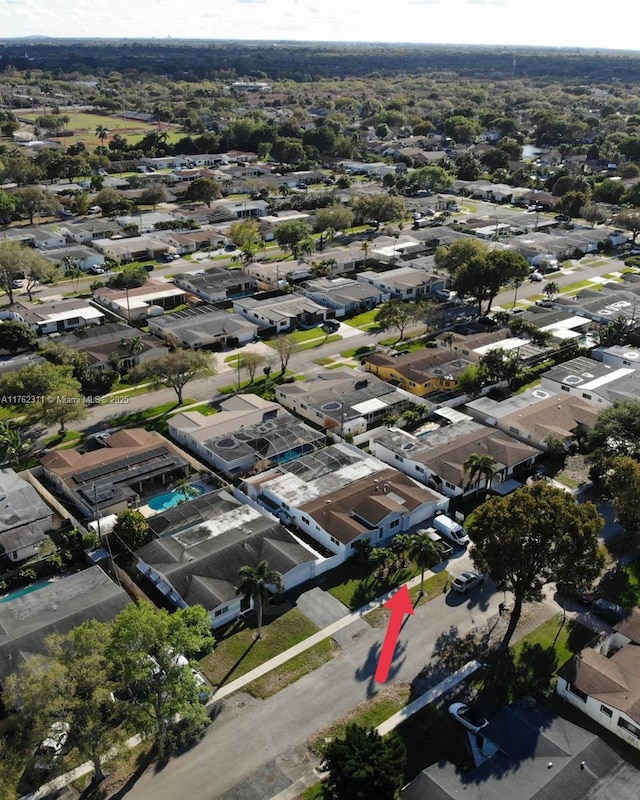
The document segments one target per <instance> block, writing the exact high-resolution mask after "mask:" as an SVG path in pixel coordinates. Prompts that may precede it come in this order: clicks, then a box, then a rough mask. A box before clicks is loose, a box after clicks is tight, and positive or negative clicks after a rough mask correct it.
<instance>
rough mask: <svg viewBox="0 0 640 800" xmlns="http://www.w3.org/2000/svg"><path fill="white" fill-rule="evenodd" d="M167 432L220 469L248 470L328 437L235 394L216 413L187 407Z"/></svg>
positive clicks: (265, 404) (312, 447)
mask: <svg viewBox="0 0 640 800" xmlns="http://www.w3.org/2000/svg"><path fill="white" fill-rule="evenodd" d="M169 434H170V435H171V437H172V438H173V439H175V440H176V441H177V442H180V444H183V445H185V446H186V447H188V448H189V449H190V450H192V451H193V452H194V453H197V454H198V456H200V458H202V459H203V460H205V461H206V462H208V463H209V464H212V465H213V466H214V467H215V468H216V469H218V470H220V471H222V472H224V473H226V474H228V475H237V474H246V473H248V472H250V471H251V470H252V469H253V468H254V467H255V466H256V465H257V464H259V465H261V466H262V467H263V468H265V469H266V468H267V466H273V465H275V464H279V463H281V462H285V461H290V460H291V459H292V458H297V457H299V456H301V455H304V454H305V453H308V452H311V451H312V450H315V449H316V448H317V447H320V446H322V445H323V444H324V441H325V436H324V434H322V433H320V432H319V431H317V430H314V429H313V428H310V427H309V426H308V425H305V423H304V422H300V420H299V419H297V418H296V417H294V416H293V414H290V413H289V412H288V411H285V410H284V409H283V408H282V406H280V405H278V403H272V402H269V401H266V400H262V398H260V397H257V396H256V395H251V394H246V395H236V396H235V397H232V398H229V399H228V400H225V401H223V402H222V403H221V404H220V411H219V412H218V413H217V414H212V415H205V414H201V413H200V412H199V411H184V412H183V413H182V414H176V415H175V416H173V417H171V418H170V420H169Z"/></svg>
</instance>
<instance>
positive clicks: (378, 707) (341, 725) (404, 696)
mask: <svg viewBox="0 0 640 800" xmlns="http://www.w3.org/2000/svg"><path fill="white" fill-rule="evenodd" d="M410 694H411V689H410V687H409V686H407V685H406V684H391V685H389V686H384V687H383V688H381V689H380V690H379V692H378V694H377V695H376V696H375V697H373V698H371V700H365V702H364V703H360V705H359V706H356V708H354V709H352V710H351V711H349V712H348V713H347V714H345V715H344V716H343V717H342V719H340V720H338V722H335V723H334V724H333V725H330V726H329V727H328V728H325V729H324V730H322V731H320V733H319V734H318V735H317V736H315V737H314V738H313V740H312V741H311V743H310V745H309V749H310V750H312V751H313V752H314V753H316V754H317V755H322V747H323V745H324V744H325V742H326V740H327V739H336V738H339V737H341V736H344V732H345V730H346V728H347V725H349V724H350V723H352V722H354V723H355V724H356V725H361V726H362V727H365V728H377V727H378V725H380V724H381V723H382V722H384V721H385V720H387V719H389V717H392V716H393V715H394V714H396V713H397V712H398V711H400V709H401V708H404V707H405V706H406V705H407V703H408V702H409V698H410Z"/></svg>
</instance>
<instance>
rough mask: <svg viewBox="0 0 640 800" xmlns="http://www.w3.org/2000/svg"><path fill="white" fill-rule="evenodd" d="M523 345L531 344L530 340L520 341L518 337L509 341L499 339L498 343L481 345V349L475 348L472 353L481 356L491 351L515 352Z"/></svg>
mask: <svg viewBox="0 0 640 800" xmlns="http://www.w3.org/2000/svg"><path fill="white" fill-rule="evenodd" d="M525 344H531V339H521V338H520V337H518V336H513V337H512V338H511V339H501V340H500V341H499V342H491V343H490V344H484V345H482V347H476V348H475V350H474V351H473V352H474V353H478V354H480V355H481V356H483V355H485V354H486V353H489V352H490V351H491V350H517V349H518V347H523V346H524V345H525Z"/></svg>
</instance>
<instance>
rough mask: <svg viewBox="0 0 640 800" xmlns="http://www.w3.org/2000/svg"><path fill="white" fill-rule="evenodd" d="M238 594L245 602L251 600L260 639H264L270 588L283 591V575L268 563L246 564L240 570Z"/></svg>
mask: <svg viewBox="0 0 640 800" xmlns="http://www.w3.org/2000/svg"><path fill="white" fill-rule="evenodd" d="M238 577H239V579H240V580H239V582H238V588H237V593H238V594H241V595H242V596H243V598H244V599H245V601H248V600H251V601H252V602H253V607H254V608H255V610H256V613H257V615H258V639H262V616H263V613H264V607H265V605H266V603H267V600H268V599H269V593H270V591H271V589H270V587H272V586H273V587H274V589H275V590H276V591H278V592H280V591H282V575H281V574H280V573H279V572H276V570H272V569H271V568H270V567H269V562H268V561H259V562H258V563H257V564H256V566H255V567H252V566H250V565H249V564H245V566H243V567H240V569H239V570H238Z"/></svg>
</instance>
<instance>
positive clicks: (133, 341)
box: [127, 336, 144, 356]
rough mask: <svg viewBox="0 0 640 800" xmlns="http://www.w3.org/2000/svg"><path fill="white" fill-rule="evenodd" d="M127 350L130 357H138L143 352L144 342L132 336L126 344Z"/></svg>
mask: <svg viewBox="0 0 640 800" xmlns="http://www.w3.org/2000/svg"><path fill="white" fill-rule="evenodd" d="M127 349H128V350H129V353H130V354H131V355H132V356H139V355H140V353H141V352H142V351H143V350H144V342H143V341H142V339H141V338H140V337H139V336H132V337H131V338H130V339H129V341H128V343H127Z"/></svg>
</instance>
